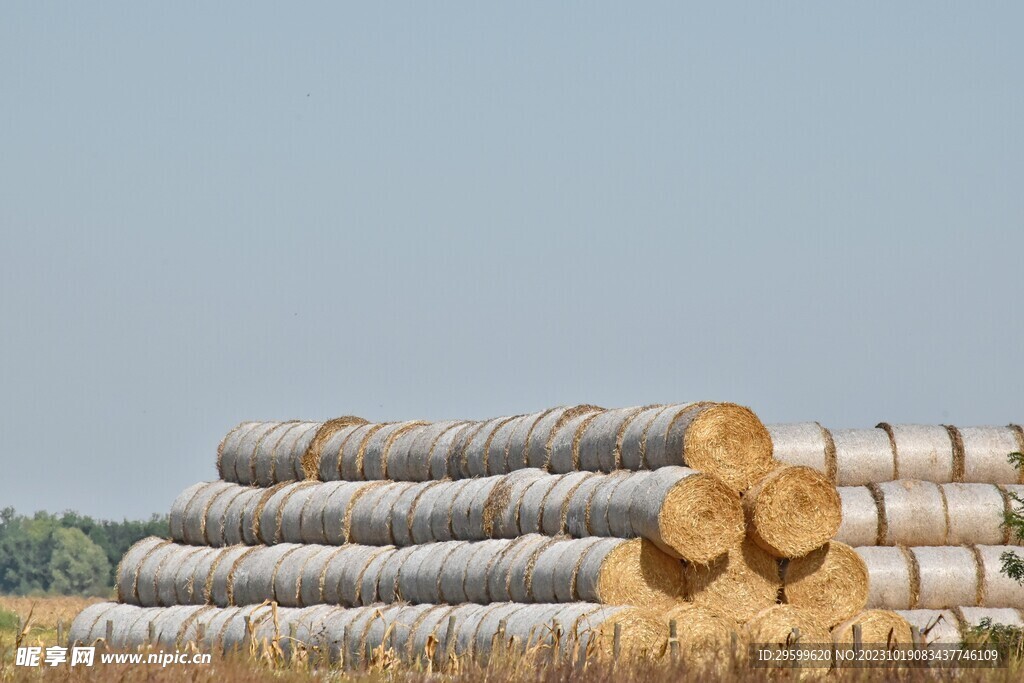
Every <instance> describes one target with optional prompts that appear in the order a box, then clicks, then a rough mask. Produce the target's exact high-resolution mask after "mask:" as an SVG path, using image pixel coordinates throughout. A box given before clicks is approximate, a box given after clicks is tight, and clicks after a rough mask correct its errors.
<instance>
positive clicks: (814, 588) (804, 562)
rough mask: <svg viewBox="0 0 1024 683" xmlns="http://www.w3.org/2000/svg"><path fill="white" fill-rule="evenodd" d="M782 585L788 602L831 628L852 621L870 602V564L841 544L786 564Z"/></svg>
mask: <svg viewBox="0 0 1024 683" xmlns="http://www.w3.org/2000/svg"><path fill="white" fill-rule="evenodd" d="M782 583H783V585H782V595H783V599H784V600H785V602H786V603H788V604H790V605H794V606H796V607H799V608H801V609H802V610H803V611H804V612H806V613H807V614H809V615H811V616H812V617H813V618H814V619H815V620H817V621H819V622H820V623H822V624H824V625H826V626H829V627H831V626H834V625H836V624H838V623H840V622H842V621H846V620H847V619H851V618H853V617H854V616H855V615H856V614H857V613H859V612H860V611H861V610H863V609H864V606H865V605H866V604H867V600H868V567H867V565H866V564H865V563H864V560H862V559H861V558H860V556H859V555H858V554H857V553H856V552H854V550H853V548H851V547H850V546H848V545H845V544H843V543H839V542H838V541H832V542H830V543H826V544H825V545H824V546H822V547H821V548H818V549H817V550H813V551H811V552H810V553H808V554H807V555H804V556H803V557H797V558H794V559H792V560H790V561H789V562H787V563H786V566H785V569H784V570H783V576H782Z"/></svg>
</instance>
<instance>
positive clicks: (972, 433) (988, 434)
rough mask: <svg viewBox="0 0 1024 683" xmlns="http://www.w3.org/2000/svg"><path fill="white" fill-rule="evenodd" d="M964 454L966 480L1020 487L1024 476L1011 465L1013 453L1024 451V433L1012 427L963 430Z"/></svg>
mask: <svg viewBox="0 0 1024 683" xmlns="http://www.w3.org/2000/svg"><path fill="white" fill-rule="evenodd" d="M957 431H959V433H960V442H961V444H962V446H963V453H964V477H963V480H964V481H968V482H985V483H989V484H1021V483H1024V479H1021V476H1022V473H1021V472H1018V471H1017V468H1016V467H1014V466H1013V464H1011V463H1010V461H1009V460H1008V458H1007V456H1008V455H1009V454H1010V453H1022V452H1024V431H1022V430H1021V428H1020V427H1019V426H1017V425H1012V426H1009V427H960V428H959V429H958V430H957Z"/></svg>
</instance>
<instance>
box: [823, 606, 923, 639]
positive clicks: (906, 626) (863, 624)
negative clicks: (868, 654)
mask: <svg viewBox="0 0 1024 683" xmlns="http://www.w3.org/2000/svg"><path fill="white" fill-rule="evenodd" d="M854 626H860V629H861V641H860V642H862V643H886V644H887V645H913V643H914V639H913V634H912V633H911V631H910V622H908V621H907V620H906V619H905V618H903V617H901V616H900V615H899V614H897V613H896V612H893V611H892V610H887V609H869V610H865V611H863V612H860V613H858V614H856V615H854V616H853V617H850V618H849V619H847V620H846V621H844V622H843V623H841V624H839V625H838V626H836V627H835V628H833V629H832V642H834V643H836V644H840V645H853V627H854Z"/></svg>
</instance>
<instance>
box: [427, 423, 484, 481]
mask: <svg viewBox="0 0 1024 683" xmlns="http://www.w3.org/2000/svg"><path fill="white" fill-rule="evenodd" d="M476 428H477V423H475V422H453V423H449V426H448V429H446V430H444V431H443V432H442V433H441V435H440V436H438V437H437V439H436V440H435V441H434V442H433V443H432V444H431V445H430V450H429V451H427V466H428V467H429V468H430V478H431V479H448V478H451V476H452V474H451V470H452V469H453V468H454V467H453V463H455V464H457V462H458V458H457V456H458V453H457V450H456V449H457V447H458V446H459V445H460V444H461V442H462V439H463V438H464V433H467V432H471V431H473V430H475V429H476ZM454 469H457V468H454ZM456 474H457V472H456Z"/></svg>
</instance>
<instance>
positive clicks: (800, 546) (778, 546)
mask: <svg viewBox="0 0 1024 683" xmlns="http://www.w3.org/2000/svg"><path fill="white" fill-rule="evenodd" d="M743 508H744V511H745V512H746V518H747V524H748V533H749V535H750V537H751V538H752V539H753V540H754V542H755V543H757V544H758V545H760V546H761V547H762V548H764V549H765V550H767V551H768V552H770V553H772V554H773V555H777V556H779V557H799V556H800V555H804V554H806V553H808V552H810V551H811V550H813V549H815V548H817V547H820V546H821V545H822V544H824V543H825V542H826V541H828V539H830V538H832V537H833V536H834V535H835V533H836V531H838V530H839V525H840V522H841V521H842V516H843V513H842V504H841V502H840V499H839V494H838V493H837V492H836V488H835V486H833V485H832V484H830V483H829V482H828V480H827V479H826V478H825V477H824V475H822V474H821V473H820V472H816V471H815V470H813V469H811V468H810V467H803V466H787V467H780V468H778V469H776V470H775V471H774V472H772V473H771V474H769V475H768V476H766V477H764V478H763V479H762V480H761V481H759V482H758V483H757V484H756V485H755V486H754V487H753V488H751V489H750V491H748V492H747V494H746V495H745V496H744V497H743Z"/></svg>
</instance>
